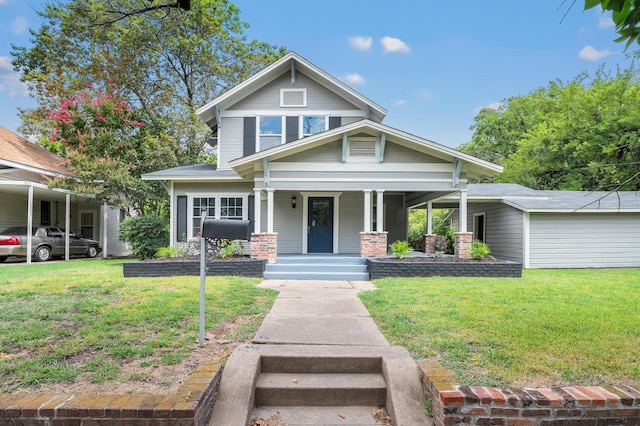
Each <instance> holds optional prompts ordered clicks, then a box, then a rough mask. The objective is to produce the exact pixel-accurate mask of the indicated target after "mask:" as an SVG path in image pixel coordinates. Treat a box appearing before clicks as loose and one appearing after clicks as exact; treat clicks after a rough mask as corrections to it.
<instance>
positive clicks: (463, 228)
mask: <svg viewBox="0 0 640 426" xmlns="http://www.w3.org/2000/svg"><path fill="white" fill-rule="evenodd" d="M459 211H460V230H459V231H458V232H467V191H460V209H459Z"/></svg>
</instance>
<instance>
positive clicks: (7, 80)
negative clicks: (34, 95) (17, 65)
mask: <svg viewBox="0 0 640 426" xmlns="http://www.w3.org/2000/svg"><path fill="white" fill-rule="evenodd" d="M0 1H2V0H0ZM0 92H6V93H8V94H9V97H11V98H15V97H17V96H29V91H28V90H27V85H26V84H24V83H23V82H21V81H20V75H19V74H18V73H17V72H15V71H14V70H13V66H12V65H11V59H10V58H9V57H8V56H0Z"/></svg>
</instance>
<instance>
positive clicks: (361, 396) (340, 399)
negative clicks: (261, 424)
mask: <svg viewBox="0 0 640 426" xmlns="http://www.w3.org/2000/svg"><path fill="white" fill-rule="evenodd" d="M386 399H387V385H386V383H385V381H384V377H382V375H381V374H291V373H262V374H260V376H259V377H258V381H257V382H256V386H255V404H256V405H257V406H258V405H266V406H274V405H282V406H336V405H341V406H360V405H367V406H374V405H375V406H377V405H384V404H385V403H386Z"/></svg>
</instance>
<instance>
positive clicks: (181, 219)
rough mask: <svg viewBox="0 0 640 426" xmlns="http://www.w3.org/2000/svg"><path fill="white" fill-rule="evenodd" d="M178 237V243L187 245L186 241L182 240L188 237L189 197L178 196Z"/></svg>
mask: <svg viewBox="0 0 640 426" xmlns="http://www.w3.org/2000/svg"><path fill="white" fill-rule="evenodd" d="M177 210H178V211H177V212H176V213H177V214H176V222H177V225H178V226H177V235H176V241H178V242H183V243H186V240H185V239H183V238H182V236H183V235H187V196H186V195H178V202H177Z"/></svg>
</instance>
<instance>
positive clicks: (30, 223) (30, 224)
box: [27, 185, 33, 263]
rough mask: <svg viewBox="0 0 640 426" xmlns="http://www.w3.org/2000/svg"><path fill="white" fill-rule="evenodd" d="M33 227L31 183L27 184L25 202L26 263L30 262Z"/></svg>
mask: <svg viewBox="0 0 640 426" xmlns="http://www.w3.org/2000/svg"><path fill="white" fill-rule="evenodd" d="M32 228H33V185H29V196H28V202H27V263H31V249H32V247H33V244H32V242H31V229H32Z"/></svg>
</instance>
